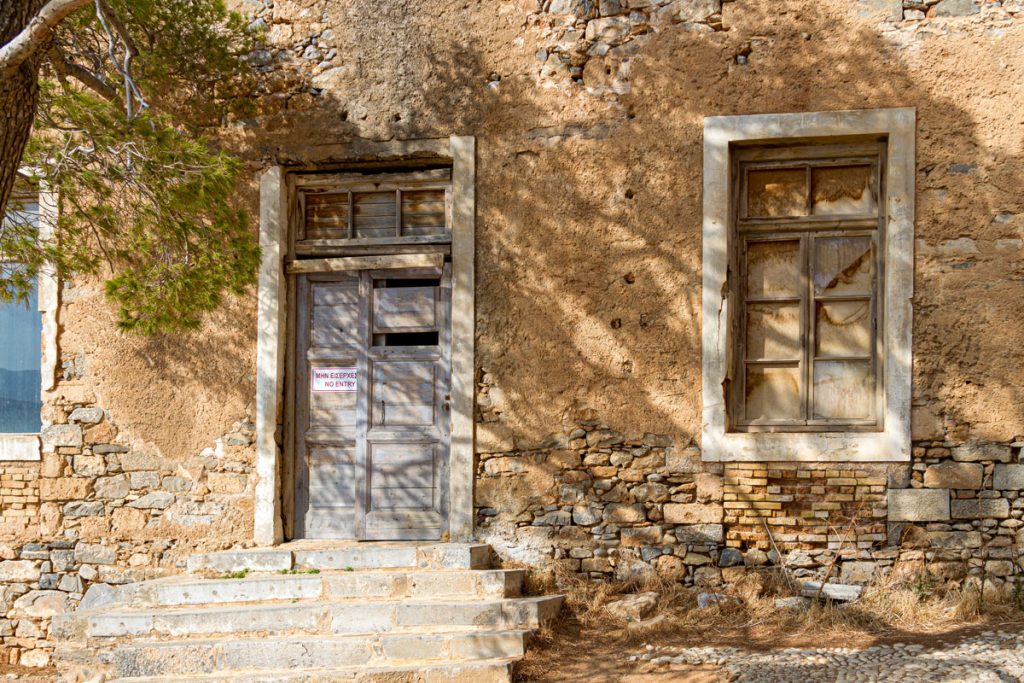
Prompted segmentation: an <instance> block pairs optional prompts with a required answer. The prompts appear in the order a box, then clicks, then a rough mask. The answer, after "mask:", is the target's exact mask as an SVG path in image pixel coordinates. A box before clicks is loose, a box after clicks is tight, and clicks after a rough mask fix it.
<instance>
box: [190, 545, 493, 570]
mask: <svg viewBox="0 0 1024 683" xmlns="http://www.w3.org/2000/svg"><path fill="white" fill-rule="evenodd" d="M490 566H491V548H490V546H488V545H484V544H478V543H435V544H430V545H416V544H408V543H396V544H378V543H374V544H372V545H370V544H358V543H351V544H334V545H326V546H324V547H317V546H316V545H310V544H303V543H295V544H288V543H286V544H285V545H283V546H279V547H276V548H252V549H248V550H224V551H221V552H216V553H202V554H198V555H192V556H191V557H189V558H188V570H189V571H190V572H193V573H197V572H217V573H221V574H223V573H231V572H238V571H242V570H245V569H248V570H250V571H281V570H290V569H296V570H303V569H319V570H328V569H340V570H356V569H486V568H488V567H490Z"/></svg>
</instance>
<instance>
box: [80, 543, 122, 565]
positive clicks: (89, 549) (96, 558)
mask: <svg viewBox="0 0 1024 683" xmlns="http://www.w3.org/2000/svg"><path fill="white" fill-rule="evenodd" d="M75 561H76V562H78V563H80V564H114V562H116V561H117V551H116V550H114V549H113V548H108V547H106V546H104V545H99V544H98V543H79V544H78V545H76V546H75Z"/></svg>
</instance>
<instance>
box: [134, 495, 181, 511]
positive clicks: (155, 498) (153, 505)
mask: <svg viewBox="0 0 1024 683" xmlns="http://www.w3.org/2000/svg"><path fill="white" fill-rule="evenodd" d="M173 502H174V494H173V493H168V492H167V491H150V492H149V493H147V494H146V495H144V496H142V498H139V499H138V500H133V501H132V502H130V503H128V507H131V508H136V509H138V510H166V509H167V508H168V507H170V506H171V503H173Z"/></svg>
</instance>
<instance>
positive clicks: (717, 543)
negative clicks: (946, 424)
mask: <svg viewBox="0 0 1024 683" xmlns="http://www.w3.org/2000/svg"><path fill="white" fill-rule="evenodd" d="M948 446H949V444H947V445H946V446H942V445H935V444H932V443H928V444H926V443H920V444H917V445H916V447H915V453H917V454H918V455H917V456H915V461H914V463H912V464H906V465H865V464H862V463H861V464H843V463H780V462H772V463H727V464H724V465H718V464H712V463H702V462H701V460H700V450H699V449H698V448H697V447H696V446H694V445H692V444H686V445H683V446H681V447H680V446H677V445H675V444H674V443H673V441H672V439H671V438H670V437H666V436H657V435H653V434H645V435H643V437H641V438H636V439H629V438H626V437H625V436H624V435H623V434H621V433H618V432H615V431H613V430H611V429H609V428H608V425H606V424H604V423H602V422H600V421H598V420H581V421H579V422H578V423H577V428H576V429H574V430H572V431H571V432H570V433H568V434H566V435H564V436H563V435H558V436H553V437H552V438H551V439H549V441H548V443H546V444H539V445H538V447H537V448H534V449H530V450H521V451H520V450H516V451H510V452H502V453H481V454H480V455H479V467H478V471H477V477H478V479H477V489H476V503H477V525H478V529H479V532H480V536H481V538H483V539H485V540H487V541H488V542H490V543H491V544H492V546H493V547H494V548H495V549H496V550H497V551H498V553H499V555H501V556H502V557H504V558H505V559H508V560H512V561H518V562H526V563H528V564H535V565H542V566H543V565H547V564H548V563H549V562H550V561H551V560H554V561H556V562H558V563H559V564H560V565H561V566H562V568H563V569H565V570H567V571H570V572H575V573H579V574H583V575H586V576H589V577H592V578H595V579H611V578H614V579H619V580H625V579H630V578H633V577H635V576H637V575H642V574H644V573H645V572H655V573H657V574H659V575H661V576H663V577H665V578H673V579H677V580H681V581H683V582H685V583H686V584H696V585H702V586H714V585H718V584H720V583H721V582H722V581H723V580H726V581H728V580H735V579H737V578H739V576H741V575H742V572H743V569H744V567H749V566H755V567H756V566H762V565H768V564H771V565H780V564H784V565H785V566H787V567H788V568H790V569H791V570H793V573H794V575H795V576H797V577H811V578H821V577H822V576H823V575H824V574H825V573H826V571H827V570H828V568H829V566H830V565H831V564H832V563H833V559H834V558H838V561H837V562H836V563H835V564H836V566H835V568H834V570H833V573H832V577H833V578H836V579H839V580H841V581H844V582H847V583H858V584H864V583H868V582H870V581H871V580H873V579H882V578H884V577H886V576H889V575H890V574H891V573H893V572H895V573H894V574H893V576H894V577H898V576H903V575H912V574H925V575H928V574H930V575H933V576H935V577H937V578H938V579H941V580H961V579H964V578H966V577H974V579H975V580H978V581H986V582H987V586H988V587H989V588H991V589H993V590H1013V587H1014V585H1015V582H1019V581H1021V580H1024V531H1022V530H1021V527H1024V521H1022V518H1024V497H1022V496H1021V493H1022V489H1024V480H1022V477H1024V465H1022V464H1019V455H1020V444H1019V443H1017V442H1015V443H1014V445H1008V444H964V445H959V446H955V447H953V448H949V447H948Z"/></svg>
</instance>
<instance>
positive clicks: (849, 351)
mask: <svg viewBox="0 0 1024 683" xmlns="http://www.w3.org/2000/svg"><path fill="white" fill-rule="evenodd" d="M816 309H817V316H816V318H817V327H816V329H815V336H814V341H815V354H816V355H818V356H870V355H871V346H872V342H873V341H874V340H873V339H872V336H871V302H870V301H832V302H823V301H819V302H818V304H817V306H816Z"/></svg>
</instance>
